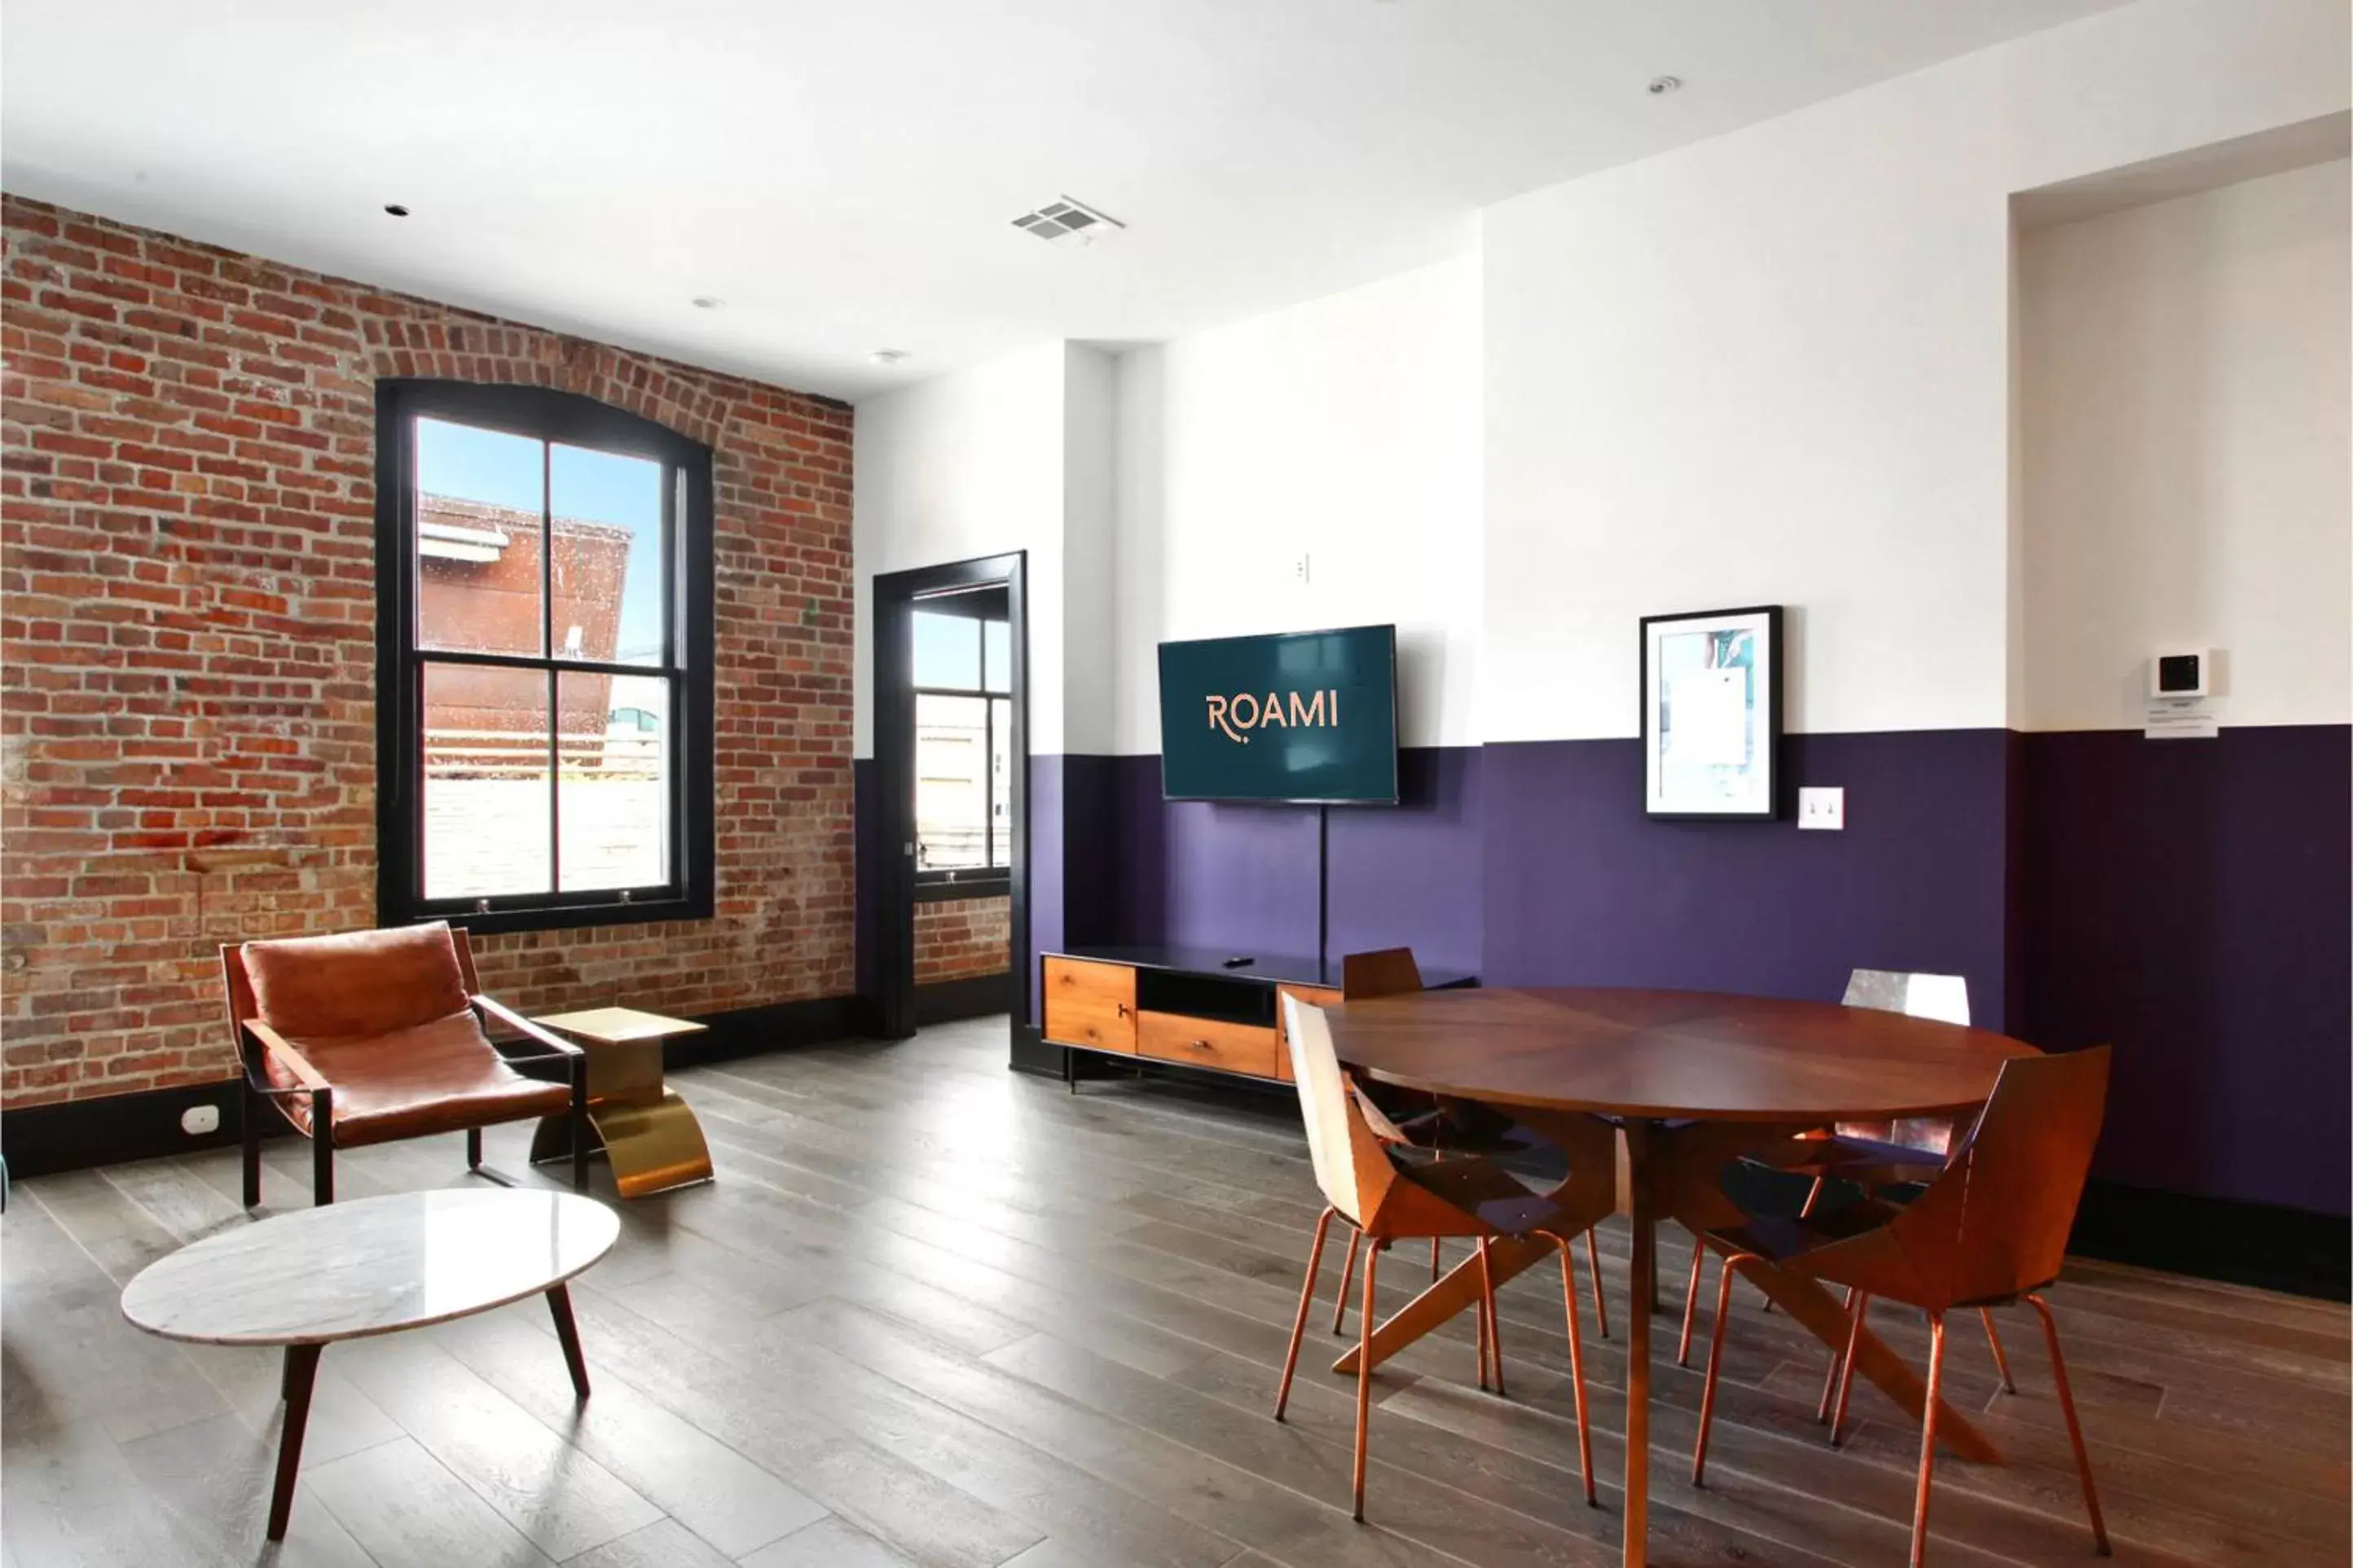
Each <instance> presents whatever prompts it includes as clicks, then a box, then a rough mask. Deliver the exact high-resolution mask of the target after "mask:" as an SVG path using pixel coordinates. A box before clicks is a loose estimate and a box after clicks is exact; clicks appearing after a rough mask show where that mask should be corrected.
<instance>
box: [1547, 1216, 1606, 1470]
mask: <svg viewBox="0 0 2353 1568" xmlns="http://www.w3.org/2000/svg"><path fill="white" fill-rule="evenodd" d="M1556 1239H1559V1240H1560V1304H1561V1308H1562V1310H1563V1311H1564V1312H1565V1313H1566V1314H1567V1318H1568V1377H1569V1383H1570V1384H1571V1385H1572V1387H1573V1388H1574V1389H1575V1391H1576V1394H1577V1474H1578V1475H1580V1476H1582V1477H1584V1478H1585V1504H1586V1506H1587V1507H1588V1508H1599V1507H1600V1506H1601V1500H1600V1498H1599V1497H1598V1496H1597V1495H1596V1494H1595V1492H1594V1489H1593V1429H1592V1427H1591V1426H1588V1425H1587V1423H1586V1415H1585V1344H1584V1342H1583V1340H1582V1339H1581V1338H1580V1337H1579V1336H1578V1334H1577V1265H1576V1264H1574V1263H1572V1262H1570V1261H1569V1254H1568V1242H1567V1240H1566V1239H1565V1238H1556Z"/></svg>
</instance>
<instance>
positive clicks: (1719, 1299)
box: [1692, 1252, 1755, 1487]
mask: <svg viewBox="0 0 2353 1568" xmlns="http://www.w3.org/2000/svg"><path fill="white" fill-rule="evenodd" d="M1754 1260H1755V1255H1754V1254H1752V1253H1746V1252H1736V1253H1734V1254H1732V1255H1731V1256H1730V1257H1728V1258H1725V1260H1724V1273H1723V1275H1722V1277H1721V1278H1719V1279H1717V1280H1716V1282H1715V1331H1714V1332H1713V1333H1711V1334H1709V1335H1708V1342H1707V1376H1706V1378H1705V1380H1704V1382H1702V1383H1701V1384H1700V1391H1699V1437H1698V1439H1697V1440H1696V1441H1695V1442H1694V1443H1693V1444H1692V1485H1694V1486H1695V1487H1696V1486H1703V1485H1704V1484H1706V1483H1705V1479H1704V1478H1705V1476H1706V1474H1707V1434H1708V1429H1709V1427H1710V1426H1713V1425H1714V1424H1715V1384H1716V1380H1717V1378H1718V1377H1719V1376H1721V1375H1722V1373H1723V1370H1724V1342H1725V1340H1727V1339H1730V1338H1731V1337H1732V1277H1733V1276H1734V1275H1735V1274H1737V1273H1739V1272H1740V1266H1741V1265H1742V1264H1744V1263H1748V1262H1753V1261H1754Z"/></svg>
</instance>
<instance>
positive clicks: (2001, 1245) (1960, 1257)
mask: <svg viewBox="0 0 2353 1568" xmlns="http://www.w3.org/2000/svg"><path fill="white" fill-rule="evenodd" d="M2108 1058H2109V1048H2108V1047H2105V1046H2100V1047H2094V1049H2091V1050H2085V1051H2073V1052H2070V1053H2068V1054H2067V1055H2064V1056H2047V1057H2021V1058H2016V1059H2014V1060H2011V1061H2009V1062H2006V1063H2004V1064H2003V1066H2002V1069H2001V1077H2000V1079H1998V1080H1997V1081H1996V1082H1995V1084H1994V1089H1993V1096H1992V1098H1991V1099H1989V1100H1987V1101H1986V1104H1985V1109H1984V1110H1982V1111H1981V1112H1980V1113H1979V1114H1978V1120H1977V1123H1976V1125H1975V1126H1974V1127H1973V1128H1971V1130H1970V1131H1969V1132H1968V1136H1967V1137H1966V1138H1965V1139H1964V1140H1963V1141H1962V1142H1961V1143H1960V1144H1959V1145H1958V1146H1957V1148H1955V1150H1954V1151H1953V1155H1952V1158H1951V1159H1950V1160H1949V1161H1948V1162H1947V1163H1946V1165H1945V1167H1944V1169H1943V1171H1942V1172H1941V1173H1939V1174H1938V1175H1937V1176H1936V1179H1935V1180H1933V1181H1931V1182H1930V1183H1929V1184H1928V1185H1927V1189H1926V1191H1925V1192H1923V1193H1921V1194H1920V1195H1919V1196H1918V1198H1916V1199H1915V1201H1913V1202H1912V1203H1910V1204H1908V1205H1904V1206H1902V1207H1900V1208H1899V1207H1896V1206H1894V1205H1883V1204H1880V1203H1878V1202H1877V1201H1876V1200H1873V1199H1865V1200H1864V1201H1863V1202H1862V1204H1859V1205H1854V1206H1853V1207H1852V1208H1849V1209H1844V1210H1841V1211H1839V1212H1837V1213H1836V1214H1833V1215H1825V1216H1820V1217H1819V1218H1816V1217H1808V1218H1801V1219H1796V1220H1761V1221H1752V1222H1751V1223H1750V1224H1748V1225H1746V1226H1737V1227H1734V1228H1731V1229H1727V1230H1723V1231H1716V1232H1712V1233H1711V1234H1710V1237H1709V1239H1710V1240H1711V1241H1712V1242H1713V1243H1715V1245H1716V1246H1718V1247H1723V1248H1725V1249H1726V1253H1727V1256H1726V1257H1725V1270H1724V1277H1723V1279H1721V1280H1719V1281H1718V1283H1717V1286H1716V1309H1715V1339H1714V1341H1713V1342H1712V1343H1711V1344H1710V1345H1709V1347H1708V1354H1707V1381H1706V1383H1705V1384H1704V1388H1703V1390H1702V1392H1701V1394H1700V1407H1699V1436H1698V1440H1697V1442H1696V1444H1695V1445H1694V1447H1693V1450H1692V1484H1693V1485H1694V1486H1698V1485H1701V1484H1703V1482H1704V1477H1705V1473H1706V1466H1707V1437H1708V1426H1709V1423H1710V1422H1711V1421H1712V1420H1713V1419H1714V1417H1715V1388H1716V1379H1717V1376H1718V1374H1719V1373H1720V1371H1721V1368H1722V1365H1723V1362H1724V1342H1725V1339H1726V1337H1727V1335H1728V1332H1729V1331H1730V1328H1731V1324H1730V1322H1729V1321H1727V1320H1726V1316H1725V1309H1726V1307H1727V1306H1728V1304H1729V1302H1730V1300H1731V1295H1732V1277H1733V1275H1734V1274H1735V1273H1736V1272H1737V1271H1738V1270H1740V1269H1742V1268H1779V1269H1784V1270H1787V1271H1788V1272H1791V1273H1796V1274H1802V1275H1807V1276H1810V1277H1811V1278H1813V1279H1820V1280H1822V1281H1824V1282H1825V1283H1828V1284H1834V1285H1844V1286H1846V1287H1847V1288H1848V1290H1849V1300H1850V1301H1851V1302H1852V1306H1851V1308H1850V1310H1849V1312H1848V1323H1847V1342H1846V1351H1845V1353H1844V1354H1843V1355H1841V1357H1840V1358H1839V1366H1840V1370H1839V1374H1838V1384H1839V1388H1838V1404H1837V1406H1836V1409H1835V1411H1834V1413H1833V1414H1832V1415H1831V1442H1832V1443H1833V1444H1835V1443H1836V1442H1837V1441H1838V1438H1839V1436H1840V1432H1841V1427H1843V1426H1844V1425H1845V1422H1846V1409H1847V1397H1848V1395H1849V1394H1852V1392H1853V1387H1854V1361H1855V1347H1856V1345H1857V1344H1858V1343H1859V1342H1861V1339H1862V1329H1863V1321H1864V1319H1865V1318H1866V1317H1867V1316H1868V1314H1869V1312H1870V1310H1871V1303H1872V1302H1873V1300H1879V1299H1885V1300H1890V1301H1902V1302H1905V1303H1907V1304H1909V1305H1911V1306H1914V1307H1917V1308H1919V1309H1920V1310H1923V1311H1925V1312H1926V1313H1927V1314H1928V1392H1927V1401H1926V1405H1925V1407H1924V1413H1923V1415H1922V1418H1921V1431H1920V1479H1919V1488H1918V1491H1917V1494H1916V1495H1915V1500H1914V1502H1913V1506H1912V1568H1920V1564H1921V1562H1922V1558H1923V1554H1924V1552H1926V1547H1927V1541H1928V1488H1929V1482H1930V1480H1931V1479H1932V1477H1933V1475H1934V1470H1935V1463H1936V1405H1937V1403H1938V1401H1939V1398H1940V1396H1941V1394H1942V1393H1943V1387H1944V1376H1945V1315H1946V1314H1947V1312H1951V1311H1954V1310H1962V1309H1979V1310H1982V1309H1984V1308H1987V1307H1992V1306H1998V1305H2008V1304H2010V1303H2011V1302H2016V1301H2024V1302H2025V1303H2026V1304H2028V1305H2029V1306H2031V1307H2032V1308H2033V1309H2034V1310H2035V1312H2036V1313H2037V1314H2038V1315H2039V1316H2040V1317H2041V1318H2042V1335H2043V1341H2044V1342H2045V1344H2046V1345H2047V1346H2048V1347H2049V1350H2050V1352H2051V1374H2052V1382H2053V1383H2054V1384H2056V1385H2057V1388H2058V1394H2059V1411H2060V1414H2061V1415H2063V1417H2064V1418H2065V1419H2066V1423H2067V1440H2068V1442H2069V1443H2070V1444H2071V1445H2072V1446H2073V1448H2074V1453H2075V1468H2076V1472H2077V1474H2078V1476H2079V1477H2080V1478H2081V1479H2082V1481H2083V1487H2084V1509H2085V1510H2086V1511H2087V1512H2088V1513H2089V1514H2090V1515H2091V1520H2092V1540H2093V1542H2094V1546H2095V1547H2096V1548H2097V1549H2098V1551H2099V1552H2100V1554H2101V1555H2102V1556H2105V1555H2107V1552H2108V1531H2107V1525H2106V1524H2105V1521H2103V1520H2102V1519H2101V1517H2100V1499H2099V1493H2098V1491H2097V1490H2096V1489H2094V1486H2093V1484H2092V1459H2091V1455H2090V1453H2089V1452H2088V1451H2087V1450H2086V1449H2085V1447H2084V1428H2083V1424H2082V1423H2081V1422H2080V1421H2079V1420H2077V1418H2076V1415H2075V1396H2074V1393H2073V1389H2072V1388H2070V1386H2069V1385H2068V1382H2067V1363H2066V1362H2065V1361H2063V1359H2062V1358H2061V1356H2060V1353H2059V1327H2058V1324H2057V1323H2056V1322H2054V1321H2052V1316H2051V1305H2050V1303H2049V1302H2048V1301H2046V1300H2043V1297H2042V1292H2043V1291H2044V1290H2045V1289H2048V1288H2049V1287H2050V1285H2051V1284H2052V1281H2054V1280H2056V1279H2058V1277H2059V1269H2060V1265H2061V1263H2062V1262H2063V1258H2064V1256H2065V1253H2066V1249H2067V1233H2068V1230H2069V1228H2070V1227H2071V1226H2073V1224H2074V1219H2075V1206H2076V1205H2077V1204H2078V1203H2079V1202H2080V1201H2081V1199H2082V1197H2083V1193H2084V1177H2085V1175H2086V1174H2087V1173H2089V1171H2090V1169H2091V1163H2092V1146H2093V1145H2094V1143H2095V1142H2097V1141H2098V1139H2099V1136H2100V1121H2101V1119H2102V1116H2103V1114H2104V1112H2105V1107H2106V1100H2107V1092H2108Z"/></svg>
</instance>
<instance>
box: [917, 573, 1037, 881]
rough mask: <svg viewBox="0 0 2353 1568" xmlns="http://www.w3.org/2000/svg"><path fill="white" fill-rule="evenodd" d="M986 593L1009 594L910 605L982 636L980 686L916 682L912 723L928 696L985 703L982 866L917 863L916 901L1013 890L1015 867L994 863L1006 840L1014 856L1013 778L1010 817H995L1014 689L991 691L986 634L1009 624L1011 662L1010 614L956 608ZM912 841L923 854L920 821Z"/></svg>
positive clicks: (1008, 787) (945, 597) (929, 598)
mask: <svg viewBox="0 0 2353 1568" xmlns="http://www.w3.org/2000/svg"><path fill="white" fill-rule="evenodd" d="M984 596H986V597H989V598H992V599H994V600H1002V599H1003V598H1004V596H1005V595H1004V593H1003V590H1002V588H1001V587H999V588H997V589H994V590H982V591H981V592H980V593H978V594H968V593H947V594H939V595H926V596H925V597H923V598H919V599H917V600H916V601H915V602H914V604H913V605H912V606H911V609H912V610H913V613H914V614H916V615H940V616H960V617H961V618H964V619H967V620H970V621H971V622H972V623H973V625H974V636H975V637H976V638H977V639H978V640H979V644H980V649H979V659H978V668H979V671H980V684H979V685H978V686H976V687H971V688H965V687H961V686H926V685H924V684H923V683H922V682H921V681H915V682H914V683H913V685H912V686H911V688H910V691H909V697H908V700H907V713H908V722H909V723H910V724H914V723H915V722H916V715H917V714H918V713H919V712H920V710H921V709H922V706H923V704H922V699H923V698H925V697H967V698H978V699H979V700H981V702H982V703H983V707H982V710H981V712H982V719H981V744H982V747H983V758H982V765H981V775H982V780H981V806H980V809H981V824H982V832H981V847H980V855H981V861H982V864H980V865H978V866H940V867H925V866H923V865H922V864H921V863H920V861H919V863H918V864H917V865H916V867H915V901H916V902H917V903H919V904H929V903H941V902H944V901H946V900H950V899H995V898H1002V897H1004V896H1005V895H1007V894H1008V893H1010V892H1011V891H1012V890H1013V868H1012V867H1011V866H1010V865H1009V864H1008V865H1004V866H999V865H997V864H996V863H995V862H996V859H997V844H998V842H999V841H1000V840H1002V841H1003V842H1004V844H1005V845H1006V854H1007V856H1008V859H1009V858H1010V857H1011V855H1012V843H1013V820H1012V805H1011V795H1012V781H1011V780H1010V779H1009V778H1008V780H1007V781H1006V784H1005V786H1004V795H1003V797H1002V798H1004V799H1005V800H1006V802H1007V805H1006V820H1005V823H1004V825H1003V826H998V824H997V801H998V799H999V798H1000V796H999V793H998V784H997V766H996V763H997V704H998V703H1000V702H1002V703H1004V704H1005V705H1006V729H1007V731H1008V732H1007V744H1008V746H1009V745H1010V744H1011V743H1012V735H1011V731H1012V728H1013V722H1012V714H1013V704H1012V698H1013V693H1012V690H1011V689H1010V686H1009V684H1008V689H1006V690H1003V691H992V690H990V689H988V675H989V669H988V632H987V627H988V626H991V625H996V626H1005V627H1007V636H1008V663H1010V662H1012V660H1011V656H1010V652H1009V648H1010V642H1009V639H1010V637H1011V616H1010V613H1009V612H1008V614H1007V615H1004V616H991V615H985V614H967V613H965V612H964V611H962V610H960V609H959V608H956V607H954V606H955V601H956V600H958V599H962V598H981V597H984ZM913 624H914V623H913V619H912V618H911V619H910V620H909V622H908V625H909V626H910V628H912V627H913ZM908 668H909V669H910V670H911V671H912V670H913V668H914V665H913V659H912V658H910V660H909V663H908ZM1006 679H1007V680H1008V683H1009V682H1010V681H1011V679H1013V676H1012V671H1011V670H1009V669H1008V671H1007V672H1006ZM908 754H909V756H910V758H913V756H914V752H913V751H910V752H909V753H908ZM921 773H922V770H921V768H920V766H918V767H917V768H916V770H915V772H914V773H913V775H911V777H910V780H909V782H910V783H911V784H919V783H920V782H921ZM908 810H909V814H910V815H909V816H908V820H909V821H910V822H914V821H915V818H914V816H913V801H912V800H910V802H909V803H908ZM914 842H915V845H916V847H917V851H918V854H919V855H920V851H921V846H922V843H923V839H922V832H921V826H920V824H918V826H917V831H916V835H915V839H914Z"/></svg>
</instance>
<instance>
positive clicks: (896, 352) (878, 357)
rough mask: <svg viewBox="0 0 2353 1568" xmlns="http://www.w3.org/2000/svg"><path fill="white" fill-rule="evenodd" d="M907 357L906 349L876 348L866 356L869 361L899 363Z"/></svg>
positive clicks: (874, 362)
mask: <svg viewBox="0 0 2353 1568" xmlns="http://www.w3.org/2000/svg"><path fill="white" fill-rule="evenodd" d="M906 357H907V351H906V350H905V349H876V350H875V351H874V352H873V353H871V354H868V355H867V356H866V358H867V360H868V362H869V363H873V364H897V363H899V362H900V361H901V360H902V359H905V358H906Z"/></svg>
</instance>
